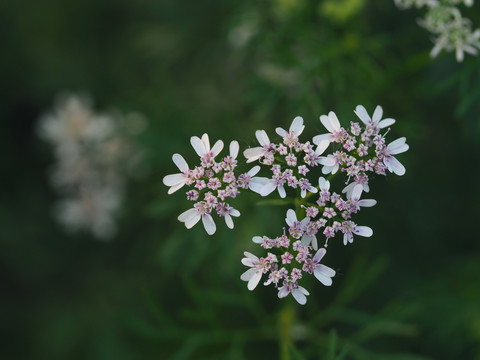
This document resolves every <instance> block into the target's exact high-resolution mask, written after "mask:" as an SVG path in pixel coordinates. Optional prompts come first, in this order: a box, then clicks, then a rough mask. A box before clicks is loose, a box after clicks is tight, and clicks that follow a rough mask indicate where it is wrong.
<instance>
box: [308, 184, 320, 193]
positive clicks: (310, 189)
mask: <svg viewBox="0 0 480 360" xmlns="http://www.w3.org/2000/svg"><path fill="white" fill-rule="evenodd" d="M308 191H310V192H311V193H313V194H316V193H317V192H318V189H317V188H316V187H313V186H312V185H310V187H309V188H308Z"/></svg>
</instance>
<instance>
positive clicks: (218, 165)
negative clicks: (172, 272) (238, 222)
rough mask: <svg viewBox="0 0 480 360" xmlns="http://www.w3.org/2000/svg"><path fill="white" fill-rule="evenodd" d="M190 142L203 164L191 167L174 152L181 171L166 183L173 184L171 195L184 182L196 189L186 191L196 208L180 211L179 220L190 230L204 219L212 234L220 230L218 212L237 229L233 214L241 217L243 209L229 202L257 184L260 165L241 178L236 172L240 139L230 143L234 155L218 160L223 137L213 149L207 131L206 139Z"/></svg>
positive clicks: (207, 229)
mask: <svg viewBox="0 0 480 360" xmlns="http://www.w3.org/2000/svg"><path fill="white" fill-rule="evenodd" d="M190 142H191V144H192V146H193V148H194V150H195V152H196V153H197V155H198V156H199V157H200V166H195V167H194V168H189V166H188V164H187V162H186V161H185V159H184V158H183V157H182V156H181V155H179V154H174V155H173V162H174V163H175V164H176V165H177V167H178V169H179V170H180V173H178V174H173V175H167V176H165V177H164V178H163V183H164V184H165V185H167V186H170V189H169V191H168V193H169V194H172V193H174V192H175V191H177V190H179V189H180V188H182V187H183V186H184V185H187V186H189V187H191V188H193V189H192V190H189V191H187V193H186V194H187V199H188V200H190V201H193V202H194V205H193V208H191V209H189V210H187V211H185V212H183V213H182V214H180V216H179V217H178V220H179V221H181V222H183V223H185V226H186V227H187V229H190V228H191V227H193V226H194V225H195V224H196V223H197V222H198V221H199V220H200V219H202V223H203V225H204V227H205V230H206V232H207V233H208V234H209V235H212V234H213V233H215V231H216V225H215V222H214V221H213V217H212V214H214V213H216V214H217V215H218V216H220V217H224V218H225V223H226V224H227V226H228V227H229V228H230V229H233V227H234V225H233V220H232V216H233V217H237V216H240V212H239V211H238V210H236V209H234V208H233V207H232V206H231V205H230V204H229V203H228V202H227V201H228V200H229V199H235V198H236V197H237V195H238V194H239V193H240V190H241V189H249V188H251V187H252V186H254V184H255V178H254V176H255V174H256V173H257V172H258V171H259V170H260V167H258V166H256V167H254V168H252V169H251V170H250V171H248V172H247V173H243V174H241V175H239V176H238V177H237V176H236V174H235V170H236V168H237V155H238V150H239V145H238V142H237V141H232V142H231V143H230V154H229V155H228V156H225V157H224V158H222V159H221V160H220V161H218V162H217V161H216V160H215V158H216V157H217V155H218V154H219V153H220V152H221V151H222V149H223V142H222V141H221V140H218V141H217V142H216V143H215V144H214V146H213V147H212V148H211V149H210V140H209V137H208V135H207V134H204V135H203V136H202V138H199V137H197V136H193V137H192V138H191V140H190Z"/></svg>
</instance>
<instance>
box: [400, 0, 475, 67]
mask: <svg viewBox="0 0 480 360" xmlns="http://www.w3.org/2000/svg"><path fill="white" fill-rule="evenodd" d="M395 3H396V4H397V6H398V7H399V8H401V9H406V8H410V7H412V6H414V5H415V6H416V7H417V8H420V7H423V6H425V7H427V12H426V14H425V17H424V18H423V19H420V20H419V21H418V22H419V24H420V25H421V26H422V27H424V28H425V29H427V30H428V31H430V32H431V33H432V34H433V35H434V36H435V40H434V41H435V46H434V47H433V49H432V51H431V52H430V56H431V57H435V56H437V55H438V54H439V53H440V51H442V50H445V51H447V52H452V51H455V55H456V59H457V61H458V62H461V61H463V57H464V53H465V52H466V53H469V54H471V55H476V54H477V53H478V49H480V29H476V30H473V29H472V24H471V22H470V20H469V19H467V18H465V17H463V16H462V14H461V12H460V10H459V9H458V7H457V5H460V3H464V4H465V5H466V6H472V5H473V0H395Z"/></svg>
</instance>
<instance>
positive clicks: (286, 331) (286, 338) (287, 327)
mask: <svg viewBox="0 0 480 360" xmlns="http://www.w3.org/2000/svg"><path fill="white" fill-rule="evenodd" d="M294 319H295V309H294V307H292V306H291V305H290V304H289V305H287V306H285V307H284V308H283V309H282V310H280V312H279V313H278V328H279V337H280V339H279V340H280V360H290V350H289V349H290V346H291V345H292V326H293V322H294Z"/></svg>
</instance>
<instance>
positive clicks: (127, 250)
mask: <svg viewBox="0 0 480 360" xmlns="http://www.w3.org/2000/svg"><path fill="white" fill-rule="evenodd" d="M357 5H358V7H357ZM462 11H463V12H464V13H465V15H466V16H468V17H470V18H471V19H472V20H473V22H474V24H477V25H480V4H475V5H474V7H473V8H470V9H465V8H464V7H463V8H462ZM420 15H421V12H418V11H416V10H409V11H400V10H398V9H396V8H395V6H394V4H393V1H366V0H365V1H355V0H343V1H336V2H335V1H303V0H266V1H254V0H248V1H233V0H226V1H212V0H210V1H207V0H204V1H199V0H190V1H173V0H171V1H165V0H163V1H154V0H139V1H126V0H116V1H110V0H103V1H93V0H88V1H87V0H86V1H64V0H50V1H41V0H40V1H13V0H1V1H0V44H1V45H0V46H1V48H2V51H1V52H0V64H1V66H0V94H1V100H0V119H1V121H2V129H1V131H0V150H1V154H2V166H1V167H0V169H1V170H0V171H1V174H0V179H1V182H2V186H1V187H0V239H1V249H0V274H1V275H0V277H1V284H2V290H1V293H2V295H1V302H0V314H1V317H0V319H1V322H0V329H1V332H2V334H1V342H2V346H1V348H0V349H1V350H0V357H1V358H2V359H27V358H29V359H116V360H123V359H175V360H181V359H276V358H279V356H280V347H279V339H280V338H281V337H282V329H283V330H284V324H285V323H288V316H289V315H292V314H293V320H292V321H293V327H292V337H293V340H292V342H291V343H290V345H289V346H288V349H287V352H288V354H289V355H290V358H291V359H427V358H428V359H480V236H479V235H478V233H479V231H478V227H479V220H478V218H479V214H480V210H479V209H480V208H479V204H480V190H479V174H480V170H479V169H480V156H479V155H480V149H479V143H480V142H479V141H478V138H479V136H480V115H479V113H480V82H479V80H480V60H479V58H478V57H472V56H467V57H466V59H465V60H464V62H463V63H460V64H459V63H456V61H455V57H454V54H447V55H445V54H441V55H440V56H439V58H437V59H433V60H432V59H430V58H429V57H428V53H429V51H430V49H431V47H432V43H431V41H430V34H428V33H427V32H426V31H425V30H423V29H422V28H420V27H419V26H418V25H417V24H416V19H417V18H418V17H419V16H420ZM245 23H247V24H250V26H253V28H254V29H255V33H254V35H253V36H252V37H251V38H250V40H249V41H248V42H247V43H246V44H244V45H243V46H239V47H235V46H233V45H232V43H231V41H229V39H231V38H232V31H233V29H235V28H237V27H238V26H239V25H240V24H245ZM251 24H253V25H251ZM62 91H70V92H86V93H89V94H90V95H91V96H92V97H93V98H94V100H95V106H96V108H97V109H98V110H101V111H108V109H111V108H116V109H119V110H121V111H122V112H124V113H126V112H129V111H140V112H142V113H143V114H144V115H145V116H146V117H147V118H148V120H149V126H148V128H147V130H146V131H145V132H144V133H143V134H142V136H140V138H139V139H138V141H139V144H140V146H142V147H143V148H144V149H145V150H146V157H145V161H144V162H145V166H146V167H147V168H149V172H148V176H145V177H143V178H139V179H133V180H132V181H131V182H130V183H129V189H128V190H129V192H128V197H127V199H126V201H125V204H124V207H123V208H122V210H121V212H120V214H119V216H118V226H119V234H118V236H117V237H115V238H114V239H113V240H112V241H111V242H109V243H102V242H99V241H96V240H95V239H93V238H92V237H90V236H88V235H87V234H78V235H74V236H69V235H68V234H67V233H65V232H64V230H63V229H62V228H61V226H60V225H58V224H57V223H56V222H55V221H54V220H53V219H52V217H51V209H52V206H53V204H54V202H55V200H57V196H58V195H56V194H55V192H54V190H53V189H52V187H51V186H50V185H49V182H48V176H47V174H48V168H49V167H50V166H51V164H52V162H53V161H54V157H53V154H52V151H51V147H50V146H49V145H48V144H46V143H44V142H42V141H41V140H39V139H38V138H37V136H36V133H35V126H36V123H37V121H38V119H39V117H40V116H41V115H42V114H43V113H45V112H47V111H48V110H49V109H51V107H52V105H53V99H54V97H55V95H56V94H58V93H60V92H62ZM358 104H363V105H365V106H366V107H367V109H368V110H369V111H372V110H373V108H374V106H375V105H377V104H381V105H382V106H383V107H384V110H385V115H386V116H387V117H394V118H396V119H397V124H396V125H395V126H394V127H393V129H392V132H391V134H390V135H389V136H390V139H392V140H393V139H395V138H396V137H400V136H407V140H408V143H409V145H410V150H409V151H408V152H407V153H405V154H402V155H399V156H398V158H399V159H400V160H401V162H402V163H403V164H405V166H406V168H407V173H406V175H405V176H403V177H396V176H394V175H391V176H388V178H386V179H385V178H383V177H382V178H380V177H379V178H376V179H375V180H374V181H373V183H372V192H371V194H372V197H374V198H375V199H377V200H378V205H377V206H376V207H374V208H372V209H365V210H364V211H362V213H361V214H360V217H359V222H361V223H362V224H365V225H369V226H371V227H372V228H373V229H374V236H373V237H371V238H369V239H362V238H359V239H357V240H356V241H355V242H354V243H353V245H349V246H347V247H344V246H343V245H342V244H341V243H340V241H337V242H336V243H334V244H332V243H331V245H330V247H329V253H328V255H327V257H326V258H325V263H326V264H327V265H330V266H332V267H333V268H335V269H336V270H337V274H338V275H337V276H336V277H335V279H334V285H333V286H332V287H331V288H326V287H323V286H321V285H320V284H319V283H316V281H315V280H313V281H310V282H308V281H307V283H306V284H307V285H305V286H306V287H307V288H308V289H309V290H311V296H310V297H309V298H308V303H307V305H306V306H304V307H301V306H298V305H296V304H295V303H294V302H293V301H291V300H292V299H289V300H284V301H279V300H278V299H277V296H276V291H275V290H274V289H273V288H271V287H268V288H264V287H261V286H260V287H259V288H258V289H256V290H255V291H254V292H252V293H251V292H249V291H248V290H247V289H246V284H245V283H244V282H242V281H240V280H239V275H240V274H241V273H242V272H243V271H244V266H242V264H241V263H240V259H241V257H242V252H243V251H244V250H247V249H250V250H251V251H255V250H257V249H255V248H254V247H253V246H252V244H251V241H250V240H251V237H252V236H254V235H270V236H275V235H278V234H279V233H280V232H281V227H282V226H283V218H284V211H285V208H282V207H278V208H277V207H273V206H266V205H263V206H262V205H258V204H257V201H258V198H257V197H256V196H254V195H250V194H245V196H242V197H241V198H239V199H238V200H235V202H234V204H233V205H234V206H235V207H236V208H238V209H239V210H240V211H241V212H242V213H243V215H242V217H240V218H239V219H237V220H236V223H235V224H236V229H235V231H228V229H226V226H224V224H221V222H220V221H218V220H217V225H218V226H217V227H218V231H217V233H216V234H215V235H214V236H211V237H209V236H207V235H206V234H205V232H204V230H203V229H202V228H201V226H200V225H199V226H197V227H196V228H194V229H193V230H190V231H187V230H186V229H185V228H184V227H183V225H182V224H180V223H179V222H178V221H176V216H177V215H178V214H179V213H181V212H182V211H184V210H185V209H187V207H189V206H190V204H188V203H187V201H186V200H185V199H184V197H183V195H182V192H179V193H175V194H174V195H170V196H167V194H166V192H167V188H166V187H165V186H163V184H162V178H163V176H164V175H166V174H169V173H173V172H175V171H176V168H175V166H174V165H173V163H172V162H171V155H172V154H173V153H174V152H179V153H181V154H183V155H185V157H186V158H187V161H189V163H191V164H193V160H194V159H195V156H194V152H193V150H192V149H191V147H190V145H189V138H190V136H192V135H197V136H200V135H201V134H202V133H204V132H208V133H209V134H210V137H211V139H212V140H214V139H219V138H221V139H223V140H224V141H225V142H229V141H231V140H233V139H237V140H238V141H239V142H240V145H241V148H242V149H244V148H246V147H247V146H252V145H254V144H255V143H256V140H255V138H254V131H255V130H257V129H265V130H266V131H267V133H269V134H271V137H272V138H273V137H274V136H273V134H274V129H275V127H277V126H282V127H288V126H289V124H290V121H291V120H292V119H293V118H294V117H295V116H297V115H301V116H303V117H304V119H305V122H306V125H307V128H306V131H305V138H304V139H306V138H307V137H310V136H313V135H315V134H317V133H319V132H321V131H322V126H321V124H320V122H319V121H318V117H319V115H321V114H325V113H327V112H328V111H330V110H334V111H336V113H337V114H338V116H339V118H340V119H341V121H342V120H343V123H344V124H348V123H349V121H350V120H353V119H354V114H353V109H354V108H355V106H356V105H358ZM245 169H247V168H246V167H245ZM257 253H258V254H259V253H260V252H259V251H258V250H257ZM283 355H284V356H285V353H284V354H283ZM284 359H285V357H284Z"/></svg>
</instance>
